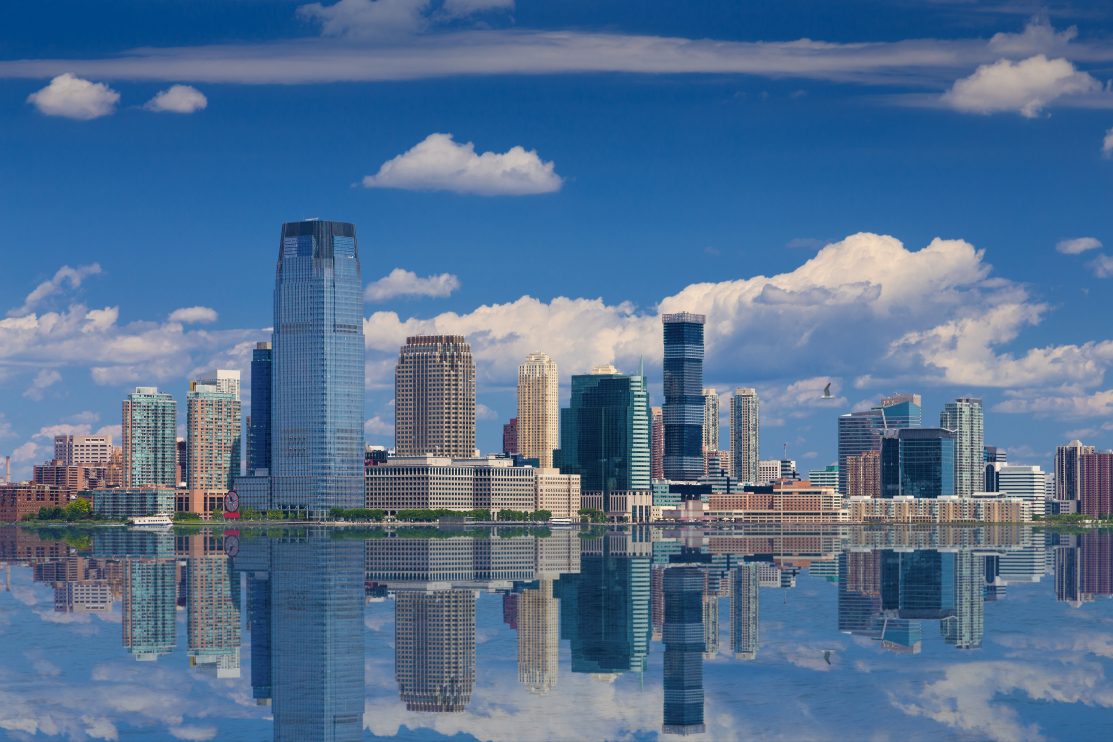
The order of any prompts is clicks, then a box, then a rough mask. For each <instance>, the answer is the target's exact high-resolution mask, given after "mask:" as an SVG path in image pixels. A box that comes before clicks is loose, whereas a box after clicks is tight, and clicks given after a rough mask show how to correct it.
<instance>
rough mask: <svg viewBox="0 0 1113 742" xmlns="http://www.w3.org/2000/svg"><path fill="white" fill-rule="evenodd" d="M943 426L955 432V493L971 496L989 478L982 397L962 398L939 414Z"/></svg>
mask: <svg viewBox="0 0 1113 742" xmlns="http://www.w3.org/2000/svg"><path fill="white" fill-rule="evenodd" d="M939 427H941V428H946V429H947V430H953V431H954V432H955V494H956V495H958V496H959V497H969V496H970V495H972V494H974V493H975V492H978V491H979V490H981V489H982V487H983V485H984V480H985V468H984V464H985V431H984V418H983V412H982V400H980V399H978V398H977V397H959V398H958V399H956V400H954V401H953V402H948V403H947V404H946V405H944V407H943V411H942V412H941V413H940V414H939Z"/></svg>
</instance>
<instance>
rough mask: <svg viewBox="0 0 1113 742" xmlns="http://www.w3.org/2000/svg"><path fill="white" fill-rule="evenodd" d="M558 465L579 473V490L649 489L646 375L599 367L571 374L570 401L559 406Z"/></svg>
mask: <svg viewBox="0 0 1113 742" xmlns="http://www.w3.org/2000/svg"><path fill="white" fill-rule="evenodd" d="M557 463H558V466H559V468H560V470H561V471H562V472H563V473H565V474H579V475H580V492H581V493H587V492H597V493H602V495H603V505H604V507H603V510H604V511H605V512H608V513H610V512H612V508H611V503H610V500H611V494H612V493H615V492H634V491H638V492H647V491H649V488H650V486H649V405H648V394H647V393H646V389H645V377H644V376H640V375H632V374H631V375H625V374H620V373H619V372H618V370H617V369H615V367H614V366H597V367H596V368H593V369H592V370H591V373H590V374H580V375H577V376H573V377H572V397H571V399H570V401H569V406H568V407H566V408H564V409H562V410H561V411H560V453H559V454H558V462H557Z"/></svg>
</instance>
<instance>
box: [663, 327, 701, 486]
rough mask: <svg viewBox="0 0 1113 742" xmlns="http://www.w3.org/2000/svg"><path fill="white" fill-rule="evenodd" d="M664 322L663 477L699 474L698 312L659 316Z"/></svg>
mask: <svg viewBox="0 0 1113 742" xmlns="http://www.w3.org/2000/svg"><path fill="white" fill-rule="evenodd" d="M661 319H662V321H663V323H664V342H665V360H664V391H665V403H664V405H663V406H662V408H661V410H662V413H663V414H664V418H665V478H666V479H675V480H694V479H699V478H700V477H702V476H703V325H704V322H705V321H706V317H704V316H703V315H702V314H691V313H689V312H679V313H677V314H666V315H663V316H662V318H661Z"/></svg>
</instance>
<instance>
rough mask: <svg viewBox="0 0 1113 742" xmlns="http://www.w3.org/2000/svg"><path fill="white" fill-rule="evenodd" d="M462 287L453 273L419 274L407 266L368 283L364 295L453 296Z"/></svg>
mask: <svg viewBox="0 0 1113 742" xmlns="http://www.w3.org/2000/svg"><path fill="white" fill-rule="evenodd" d="M458 288H460V279H459V278H457V277H456V276H454V275H452V274H451V273H439V274H437V275H433V276H419V275H417V274H416V273H414V272H413V271H408V270H406V269H405V268H395V269H394V270H392V271H391V272H390V273H389V274H387V275H385V276H383V277H382V278H380V279H379V280H377V281H374V282H372V283H370V284H368V286H367V289H366V291H364V294H363V297H364V298H365V299H366V300H367V301H386V300H387V299H393V298H395V297H399V296H430V297H436V298H440V297H445V296H451V295H452V292H453V291H455V290H456V289H458Z"/></svg>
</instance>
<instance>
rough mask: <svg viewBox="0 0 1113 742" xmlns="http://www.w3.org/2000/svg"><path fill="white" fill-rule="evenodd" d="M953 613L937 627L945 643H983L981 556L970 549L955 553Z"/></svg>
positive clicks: (973, 645)
mask: <svg viewBox="0 0 1113 742" xmlns="http://www.w3.org/2000/svg"><path fill="white" fill-rule="evenodd" d="M953 556H954V595H955V598H954V603H955V609H954V615H953V616H949V617H947V618H945V619H944V620H943V623H942V625H941V626H940V629H941V630H942V632H943V638H944V639H945V640H946V641H947V643H948V644H953V645H954V646H956V647H957V648H959V649H973V648H976V647H980V646H981V645H982V636H983V634H984V633H985V593H984V592H983V590H982V585H983V583H984V582H985V561H984V557H981V556H980V555H977V554H975V553H974V552H972V551H960V552H958V553H957V554H954V555H953Z"/></svg>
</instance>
